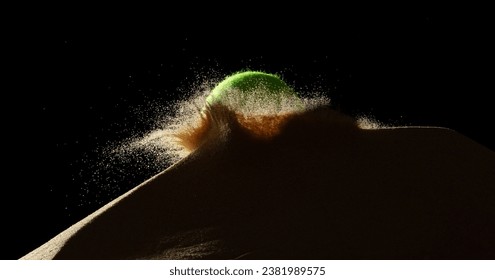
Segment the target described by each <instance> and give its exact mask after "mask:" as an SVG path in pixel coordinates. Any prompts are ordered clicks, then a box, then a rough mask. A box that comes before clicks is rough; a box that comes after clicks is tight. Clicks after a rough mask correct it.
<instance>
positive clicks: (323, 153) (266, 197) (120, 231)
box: [22, 109, 495, 259]
mask: <svg viewBox="0 0 495 280" xmlns="http://www.w3.org/2000/svg"><path fill="white" fill-rule="evenodd" d="M494 171H495V153H494V152H493V151H491V150H488V149H486V148H484V147H483V146H481V145H479V144H477V143H475V142H473V141H471V140H470V139H467V138H466V137H464V136H462V135H460V134H458V133H456V132H454V131H451V130H448V129H444V128H428V127H424V128H423V127H408V128H390V129H376V130H363V129H358V128H357V127H353V126H352V125H348V124H347V123H345V121H344V122H341V121H335V115H334V113H332V112H330V111H329V110H328V109H325V110H319V111H315V112H308V113H307V114H306V115H304V116H300V117H297V118H294V119H292V120H291V121H289V122H287V123H286V124H285V125H284V127H283V129H282V131H281V133H280V135H278V136H277V137H274V138H273V139H270V140H266V139H265V140H256V139H252V138H249V137H246V135H243V134H242V133H238V132H236V131H235V130H233V132H232V131H231V133H230V134H229V135H228V136H226V137H223V138H220V139H216V141H215V142H210V143H208V145H203V146H202V147H200V148H199V149H197V150H196V151H195V152H193V153H192V154H191V155H189V156H188V157H186V158H184V159H183V160H182V161H180V162H178V163H177V164H175V165H174V166H172V167H171V168H169V169H167V170H165V171H164V172H162V173H160V174H158V175H156V176H155V177H153V178H151V179H149V180H148V181H146V182H144V183H143V184H141V185H140V186H138V187H136V188H135V189H133V190H131V191H130V192H128V193H126V194H124V195H123V196H121V197H119V198H118V199H116V200H115V201H113V202H111V203H110V204H108V205H106V206H105V207H103V208H102V209H100V210H98V211H96V212H95V213H93V214H92V215H90V216H88V217H87V218H85V219H83V220H82V221H80V222H78V223H77V224H75V225H74V226H72V227H71V228H69V229H67V230H66V231H64V232H62V233H61V234H59V235H57V236H56V237H54V238H53V239H52V240H50V241H48V242H47V243H46V244H44V245H42V246H41V247H39V248H38V249H35V250H34V251H32V252H31V253H29V254H27V255H26V256H24V257H23V258H22V259H235V258H247V259H493V258H495V238H493V236H495V222H494V221H495V172H494Z"/></svg>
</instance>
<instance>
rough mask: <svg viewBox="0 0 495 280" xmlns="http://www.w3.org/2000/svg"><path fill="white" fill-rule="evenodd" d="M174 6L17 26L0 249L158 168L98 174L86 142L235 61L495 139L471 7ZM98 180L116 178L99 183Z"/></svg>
mask: <svg viewBox="0 0 495 280" xmlns="http://www.w3.org/2000/svg"><path fill="white" fill-rule="evenodd" d="M172 14H173V11H169V12H168V13H167V14H162V15H158V16H157V15H155V16H154V17H153V19H151V20H150V19H149V18H147V17H146V15H145V16H141V17H139V18H138V17H133V16H129V17H124V19H119V20H116V21H111V20H109V21H108V22H105V24H100V23H99V24H92V23H94V22H92V20H91V18H89V17H88V18H81V19H79V18H78V20H79V21H78V20H73V21H69V20H68V19H69V18H70V15H69V16H68V17H67V18H64V19H61V20H59V21H54V22H53V24H49V25H38V24H39V22H38V23H37V22H32V23H31V25H30V27H29V29H30V32H27V33H24V34H17V35H18V37H17V38H18V39H19V37H22V39H19V41H18V42H19V43H20V44H19V47H18V48H17V49H16V50H14V51H13V52H11V53H6V56H10V58H13V59H14V62H15V65H16V67H15V70H13V71H12V72H13V73H14V76H15V77H14V79H12V82H14V83H15V87H14V89H12V90H10V91H9V92H10V94H6V96H10V98H11V100H12V102H8V103H7V102H4V103H3V104H4V106H3V107H4V114H6V116H5V117H4V120H5V121H4V123H6V124H8V125H6V126H5V128H4V131H5V133H4V134H3V136H4V143H7V146H6V147H5V155H6V156H5V157H4V160H5V161H6V163H7V164H8V165H9V168H8V169H7V173H6V174H4V175H5V178H6V181H5V182H4V184H5V185H4V188H5V189H6V190H7V191H6V192H5V195H4V196H3V198H4V200H5V201H4V203H3V206H5V207H6V209H5V210H4V211H3V212H2V215H3V216H4V219H3V225H4V226H2V234H3V235H5V237H6V238H7V239H5V240H7V244H6V246H4V249H3V250H2V251H1V256H0V257H1V258H2V259H16V258H19V257H21V256H23V255H24V254H26V253H28V252H29V251H31V250H33V249H35V248H36V247H37V246H39V245H41V244H42V243H44V242H46V241H47V240H48V239H50V238H51V237H53V236H55V235H56V234H58V233H59V232H61V231H62V230H64V229H66V228H67V227H68V226H70V225H72V224H73V223H75V222H77V221H79V220H80V219H82V218H84V217H85V216H86V215H88V214H90V213H91V212H93V211H94V210H96V209H97V208H99V207H100V206H102V205H104V204H105V203H107V202H108V201H110V200H111V199H113V198H115V197H116V196H118V195H119V194H121V193H123V192H125V191H126V190H128V189H129V188H131V187H134V186H135V185H137V184H138V183H140V182H141V181H143V180H144V179H146V178H148V177H149V176H151V175H152V174H154V172H155V171H156V170H153V169H146V168H143V169H142V170H137V169H135V168H129V167H128V166H123V167H122V169H121V171H122V170H123V171H122V172H121V173H119V174H115V173H114V172H113V171H115V170H113V171H112V170H110V171H106V172H108V174H105V175H104V176H103V177H105V176H106V177H105V178H106V179H101V178H100V180H99V181H98V180H96V181H95V180H94V179H93V176H92V174H91V173H93V172H95V170H96V169H95V167H94V163H95V161H99V160H102V161H105V160H106V159H105V158H104V155H102V154H100V153H98V152H95V150H98V149H99V148H101V147H104V146H108V145H109V143H114V142H115V141H121V140H123V139H126V138H127V137H130V136H133V135H135V134H139V133H145V132H146V131H149V130H150V129H151V128H152V126H153V123H152V122H151V121H147V118H148V117H149V120H152V119H153V118H154V114H155V113H156V111H157V108H160V107H161V106H162V105H163V106H166V105H168V104H170V103H171V102H173V101H174V100H178V99H181V98H182V97H183V96H184V95H185V94H187V93H190V92H192V91H194V89H195V88H196V87H197V85H199V84H201V83H203V82H205V81H211V80H219V79H221V78H222V77H224V76H225V75H228V74H231V73H232V72H235V71H239V70H246V69H252V70H262V71H266V72H272V73H278V74H280V75H282V77H283V78H284V79H285V80H286V81H287V82H288V83H289V84H290V85H292V86H293V87H295V88H296V90H298V91H301V92H308V91H318V92H324V93H325V95H327V96H328V97H330V98H331V100H332V104H333V106H334V107H335V108H337V109H339V110H342V111H344V112H346V113H348V114H351V115H368V116H372V117H374V118H375V119H377V120H378V121H380V122H383V123H385V124H389V125H427V126H441V127H448V128H451V129H454V130H456V131H458V132H459V133H461V134H464V135H466V136H468V137H470V138H471V139H473V140H474V141H477V142H478V143H480V144H482V145H485V146H486V147H488V148H490V149H492V150H495V140H494V138H493V136H492V133H491V130H492V128H493V121H494V117H493V116H492V114H493V113H492V111H491V107H492V106H491V103H490V101H489V100H490V98H491V95H492V94H493V86H492V85H489V84H488V82H489V81H490V80H491V74H490V72H489V71H488V70H487V69H488V66H489V65H490V63H489V59H488V57H489V55H488V54H489V53H490V52H491V49H492V48H491V46H490V43H489V42H490V38H489V36H488V34H489V33H487V32H486V31H487V29H488V28H487V24H486V23H485V22H484V18H483V17H481V16H478V15H476V14H474V15H472V14H471V15H462V16H460V15H451V14H438V13H429V12H423V13H395V14H389V13H384V12H383V13H379V14H376V13H373V14H368V15H364V16H363V15H353V14H349V13H347V14H345V15H341V14H339V13H338V12H336V13H335V14H332V15H330V14H328V13H326V12H324V11H320V12H319V13H318V12H313V13H311V14H305V16H304V17H302V15H298V14H297V13H296V14H284V13H281V15H282V16H280V17H277V18H272V17H271V16H270V15H269V14H251V16H250V17H247V16H246V15H242V16H241V15H239V16H237V15H236V14H235V13H229V14H223V15H222V16H215V17H214V18H215V20H212V18H211V17H209V16H203V17H195V16H192V15H188V16H183V17H177V18H172V17H171V15H172ZM150 17H151V16H150ZM69 22H70V24H69ZM74 22H77V23H79V24H74ZM231 27H232V28H233V30H229V28H231ZM12 69H14V68H12ZM150 104H153V106H150ZM11 155H13V156H11ZM134 160H135V161H139V159H134ZM115 164H116V165H118V164H120V163H119V162H115ZM126 168H127V169H126ZM108 178H110V179H108ZM7 182H8V183H7ZM109 182H110V183H109ZM99 183H101V184H102V185H104V184H107V185H108V184H114V186H113V187H110V189H111V191H108V190H107V191H104V192H97V191H96V190H97V189H98V186H97V185H98V184H99ZM95 192H96V194H95ZM83 193H85V195H86V196H82V194H83Z"/></svg>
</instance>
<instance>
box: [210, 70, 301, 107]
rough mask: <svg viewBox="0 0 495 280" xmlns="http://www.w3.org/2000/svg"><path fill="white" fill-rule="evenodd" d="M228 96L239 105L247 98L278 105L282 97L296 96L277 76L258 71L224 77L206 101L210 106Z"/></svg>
mask: <svg viewBox="0 0 495 280" xmlns="http://www.w3.org/2000/svg"><path fill="white" fill-rule="evenodd" d="M233 95H236V96H233ZM229 97H233V98H234V99H235V100H238V101H239V102H240V104H241V105H243V104H245V102H246V101H247V100H248V99H249V98H255V99H256V100H260V101H263V102H275V104H278V105H280V103H281V101H282V99H283V98H287V97H289V98H294V97H296V98H298V97H297V94H296V92H295V91H294V90H293V89H292V88H290V87H289V86H288V85H287V84H286V83H285V82H284V81H282V80H281V79H280V78H279V77H278V76H276V75H273V74H268V73H264V72H260V71H246V72H240V73H236V74H233V75H231V76H229V77H227V78H225V79H224V80H223V81H222V82H220V83H219V84H218V85H217V86H216V87H215V88H214V89H213V90H212V91H211V93H210V95H208V97H207V98H206V103H207V104H208V105H210V106H211V105H214V104H219V103H224V102H226V100H227V99H228V98H229Z"/></svg>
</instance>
